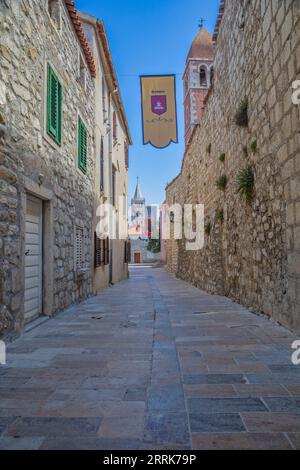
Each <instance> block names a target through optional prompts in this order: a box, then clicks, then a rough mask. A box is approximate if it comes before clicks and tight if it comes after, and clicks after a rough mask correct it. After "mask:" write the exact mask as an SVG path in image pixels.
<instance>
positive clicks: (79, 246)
mask: <svg viewBox="0 0 300 470" xmlns="http://www.w3.org/2000/svg"><path fill="white" fill-rule="evenodd" d="M83 263H84V257H83V228H82V227H76V230H75V267H76V270H77V271H78V270H80V269H82V268H83Z"/></svg>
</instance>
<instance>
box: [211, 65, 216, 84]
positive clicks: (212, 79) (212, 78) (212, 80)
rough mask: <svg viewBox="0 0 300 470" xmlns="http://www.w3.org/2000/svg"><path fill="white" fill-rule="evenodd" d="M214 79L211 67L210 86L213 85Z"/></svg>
mask: <svg viewBox="0 0 300 470" xmlns="http://www.w3.org/2000/svg"><path fill="white" fill-rule="evenodd" d="M214 78H215V76H214V68H213V67H211V69H210V84H211V85H213V84H214Z"/></svg>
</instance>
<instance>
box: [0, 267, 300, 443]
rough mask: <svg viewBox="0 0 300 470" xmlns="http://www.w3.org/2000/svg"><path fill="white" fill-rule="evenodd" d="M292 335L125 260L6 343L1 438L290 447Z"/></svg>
mask: <svg viewBox="0 0 300 470" xmlns="http://www.w3.org/2000/svg"><path fill="white" fill-rule="evenodd" d="M294 339H295V337H294V335H293V334H291V333H290V332H289V331H287V330H286V329H283V328H281V327H279V326H277V325H275V324H274V323H273V322H271V321H269V320H267V319H265V318H262V317H258V316H256V315H254V314H252V313H250V312H249V311H247V310H246V309H245V308H243V307H241V306H240V305H238V304H235V303H233V302H231V301H230V300H228V299H225V298H220V297H215V296H211V295H207V294H205V293H203V292H202V291H200V290H198V289H195V288H193V287H191V286H190V285H188V284H186V283H185V282H183V281H180V280H177V279H175V277H173V276H172V275H170V274H168V273H166V272H165V271H163V270H161V269H144V268H142V269H135V270H133V271H131V278H130V280H129V281H125V282H122V283H120V284H119V285H116V286H114V287H113V288H110V289H108V290H106V291H104V292H103V293H102V294H101V295H100V296H98V297H94V298H91V299H89V300H88V301H86V302H85V303H83V304H81V305H77V306H75V307H73V308H71V309H69V310H67V311H65V312H64V313H62V314H60V315H58V316H57V317H56V318H53V319H51V320H49V321H47V322H46V323H44V324H42V325H40V326H38V327H36V328H34V329H32V330H31V331H29V332H27V333H25V334H24V335H23V336H22V337H21V338H20V339H18V340H17V341H15V342H14V343H12V344H11V345H10V346H9V354H8V364H7V366H5V367H4V366H1V368H0V399H1V401H0V403H1V404H0V436H1V437H0V448H1V449H89V450H95V449H96V450H97V449H104V450H109V449H111V450H113V449H131V450H137V449H157V450H158V449H190V448H193V449H223V448H225V449H232V448H233V449H245V448H250V449H254V448H261V449H270V448H272V449H291V448H298V449H299V448H300V366H293V365H292V363H291V354H292V350H291V344H292V342H293V340H294Z"/></svg>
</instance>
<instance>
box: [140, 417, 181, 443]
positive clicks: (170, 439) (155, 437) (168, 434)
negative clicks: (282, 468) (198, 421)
mask: <svg viewBox="0 0 300 470" xmlns="http://www.w3.org/2000/svg"><path fill="white" fill-rule="evenodd" d="M144 441H145V442H146V443H152V444H179V445H187V444H189V441H190V436H189V430H188V421H187V416H186V413H184V412H181V413H168V412H154V411H150V412H149V413H147V415H146V421H145V434H144Z"/></svg>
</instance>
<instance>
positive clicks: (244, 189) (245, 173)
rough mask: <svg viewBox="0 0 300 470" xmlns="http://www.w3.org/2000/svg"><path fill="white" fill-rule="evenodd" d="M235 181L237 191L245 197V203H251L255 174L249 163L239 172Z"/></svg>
mask: <svg viewBox="0 0 300 470" xmlns="http://www.w3.org/2000/svg"><path fill="white" fill-rule="evenodd" d="M236 182H237V192H238V193H239V194H241V195H242V196H243V197H244V198H245V199H246V202H247V204H251V202H252V200H253V196H254V186H255V175H254V170H253V168H252V166H251V165H249V166H247V167H246V168H244V169H243V170H241V171H240V172H239V174H238V175H237V180H236Z"/></svg>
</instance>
